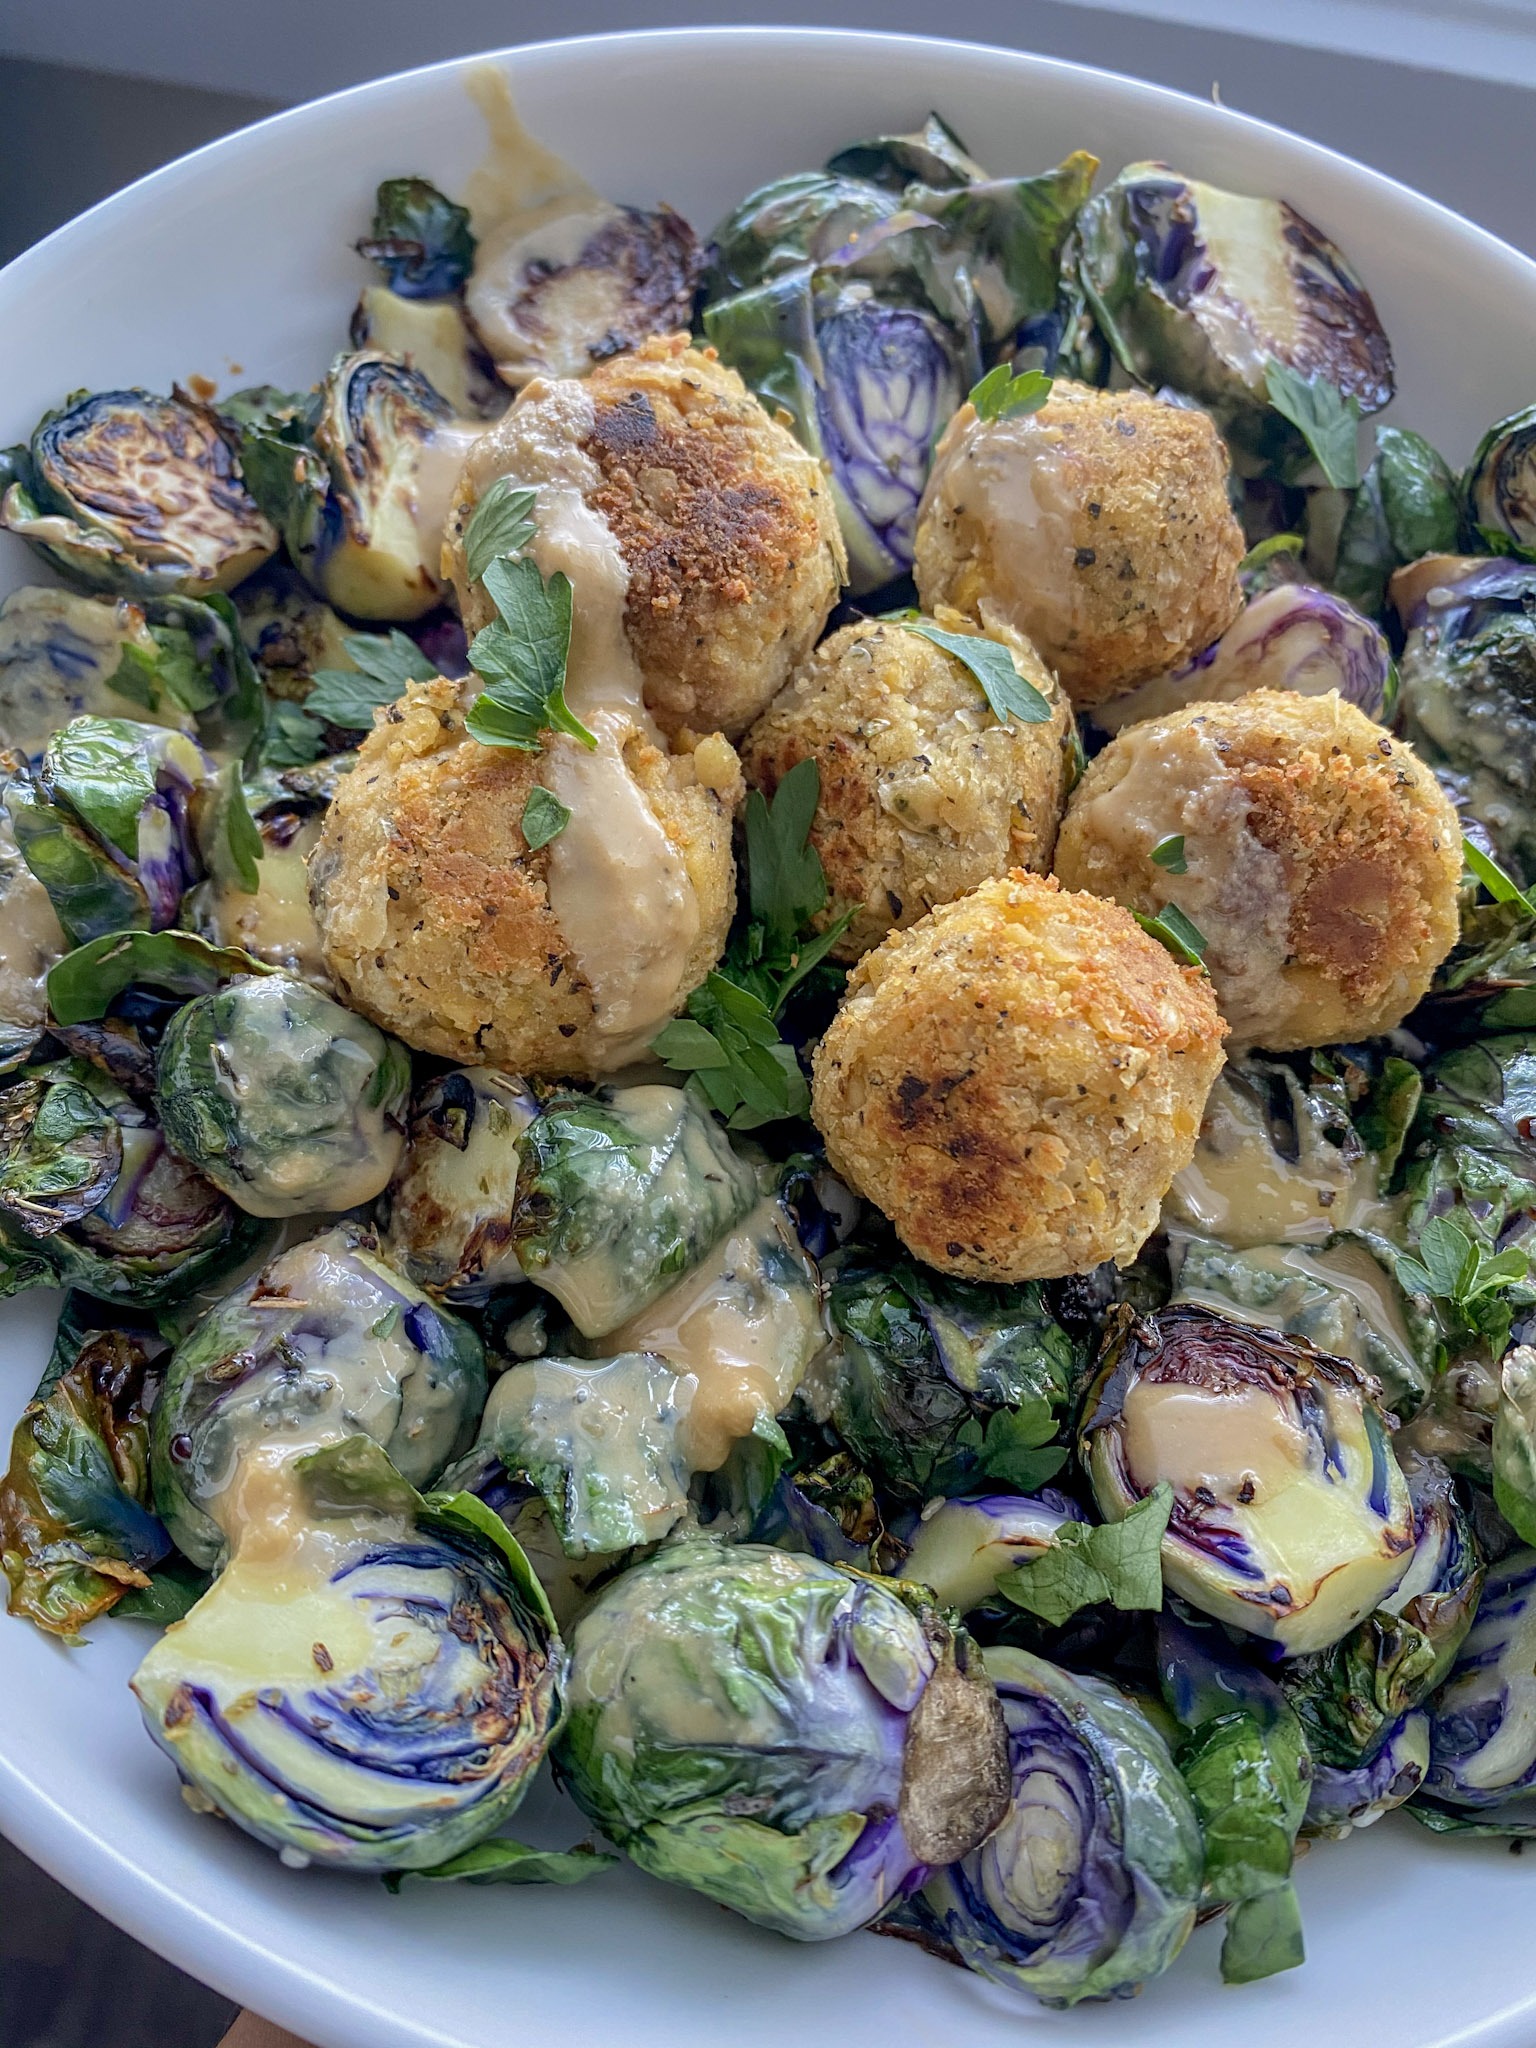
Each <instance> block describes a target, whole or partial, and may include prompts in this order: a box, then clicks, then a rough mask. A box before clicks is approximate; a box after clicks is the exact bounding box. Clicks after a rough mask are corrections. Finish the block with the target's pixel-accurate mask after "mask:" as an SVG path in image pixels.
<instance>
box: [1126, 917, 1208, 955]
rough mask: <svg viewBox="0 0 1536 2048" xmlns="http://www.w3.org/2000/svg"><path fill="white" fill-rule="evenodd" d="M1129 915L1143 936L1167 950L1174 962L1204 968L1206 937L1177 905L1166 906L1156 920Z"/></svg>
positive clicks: (1154, 918)
mask: <svg viewBox="0 0 1536 2048" xmlns="http://www.w3.org/2000/svg"><path fill="white" fill-rule="evenodd" d="M1131 915H1132V917H1134V918H1135V920H1136V922H1137V923H1138V924H1139V925H1140V926H1141V928H1142V930H1143V931H1144V932H1148V933H1150V934H1151V936H1152V937H1153V938H1154V939H1156V940H1157V941H1158V943H1159V945H1163V946H1166V947H1167V948H1168V950H1169V952H1170V953H1171V954H1172V955H1173V957H1174V959H1175V960H1178V961H1181V962H1182V963H1183V965H1184V966H1186V967H1203V966H1204V965H1205V948H1206V944H1207V940H1206V936H1205V933H1204V932H1203V931H1201V929H1200V927H1199V925H1197V924H1196V923H1195V922H1194V920H1193V918H1189V917H1186V916H1185V915H1184V913H1183V911H1182V910H1180V908H1179V906H1178V905H1177V904H1176V903H1165V904H1164V905H1163V908H1162V909H1161V910H1160V911H1159V912H1158V913H1157V915H1156V916H1155V917H1154V916H1152V915H1151V914H1150V913H1149V912H1147V911H1145V910H1133V911H1132V912H1131Z"/></svg>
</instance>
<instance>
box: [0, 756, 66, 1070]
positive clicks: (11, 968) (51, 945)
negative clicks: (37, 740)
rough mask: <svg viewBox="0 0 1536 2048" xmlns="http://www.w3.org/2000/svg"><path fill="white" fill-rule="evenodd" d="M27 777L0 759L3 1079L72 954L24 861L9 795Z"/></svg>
mask: <svg viewBox="0 0 1536 2048" xmlns="http://www.w3.org/2000/svg"><path fill="white" fill-rule="evenodd" d="M24 775H25V770H24V768H23V765H22V762H21V760H20V759H19V757H18V756H17V755H15V754H6V753H0V1073H8V1072H9V1071H10V1070H11V1068H12V1067H14V1066H15V1065H17V1064H18V1062H19V1061H20V1060H21V1059H23V1058H25V1056H26V1054H27V1053H28V1052H29V1051H30V1050H31V1048H32V1046H33V1045H34V1044H35V1043H36V1041H37V1038H38V1037H39V1035H40V1034H41V1032H42V1030H43V1027H44V1025H45V1024H46V1023H47V1021H48V989H47V975H48V970H49V968H50V967H51V966H52V965H53V964H54V962H55V961H56V960H57V959H58V958H59V957H60V955H61V954H63V953H65V952H67V951H68V949H69V941H68V939H67V938H65V936H64V928H63V926H62V925H61V924H60V923H59V916H58V912H57V911H56V910H55V909H54V907H53V899H52V897H51V896H50V895H49V894H48V891H47V890H46V889H45V888H44V887H43V885H42V883H41V882H40V881H39V880H38V879H37V877H36V875H34V874H33V872H32V870H31V869H30V868H29V867H28V866H27V864H26V862H25V861H24V860H23V859H22V856H21V848H20V847H19V846H18V845H17V844H16V833H15V830H14V828H13V827H12V824H11V813H10V809H9V803H8V800H9V792H10V789H11V785H12V783H13V782H14V781H15V780H16V779H17V778H18V777H23V778H24Z"/></svg>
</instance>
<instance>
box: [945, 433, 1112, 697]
mask: <svg viewBox="0 0 1536 2048" xmlns="http://www.w3.org/2000/svg"><path fill="white" fill-rule="evenodd" d="M946 441H948V437H946ZM1079 496H1080V493H1079V492H1078V490H1077V487H1076V479H1075V477H1074V475H1073V469H1072V464H1071V460H1070V458H1069V456H1068V455H1067V453H1066V452H1065V448H1064V436H1063V433H1062V429H1061V428H1060V426H1059V425H1056V424H1053V423H1051V422H1049V421H1047V420H1043V419H1042V418H1041V417H1040V416H1039V415H1038V414H1035V413H1015V414H1013V415H1011V416H1009V417H1005V418H1003V419H1000V420H988V421H979V420H977V421H972V422H970V423H969V424H968V425H967V426H966V427H965V428H964V429H963V430H962V431H960V432H959V433H957V434H956V436H955V438H954V439H953V441H952V442H948V445H944V444H941V445H940V448H939V452H938V456H937V458H936V460H935V463H934V468H933V473H932V475H931V476H930V478H929V480H928V489H927V493H926V495H925V504H928V505H936V506H937V507H938V510H939V514H940V516H941V518H943V519H944V520H945V522H946V523H948V522H950V521H953V520H956V519H959V518H961V517H963V518H964V519H965V520H966V521H967V523H968V524H970V525H972V526H975V527H979V528H981V529H982V530H983V531H984V532H985V533H986V535H987V546H988V551H989V553H990V555H991V558H992V560H993V562H994V564H995V565H996V571H997V573H996V576H995V577H994V579H993V587H992V591H991V595H992V598H993V600H994V602H995V603H996V604H997V606H998V608H999V610H1000V611H1001V612H1002V613H1003V614H1004V615H1005V616H1006V618H1007V619H1008V622H1009V623H1010V624H1011V625H1014V626H1016V627H1018V629H1019V630H1020V631H1021V632H1023V633H1026V634H1028V636H1029V637H1030V638H1031V639H1032V640H1034V641H1035V643H1036V644H1037V645H1038V646H1039V647H1040V648H1041V650H1042V652H1044V653H1045V654H1046V656H1047V658H1050V656H1051V654H1052V652H1053V651H1056V650H1060V649H1061V648H1063V647H1065V646H1067V645H1068V644H1069V643H1070V642H1071V641H1072V640H1073V639H1074V638H1075V637H1076V635H1077V633H1078V632H1079V631H1080V629H1081V628H1082V626H1083V624H1084V619H1083V604H1082V598H1081V596H1080V594H1079V592H1080V585H1081V582H1082V578H1081V577H1080V576H1077V575H1075V574H1074V568H1073V564H1074V557H1075V555H1076V551H1077V550H1076V542H1075V539H1074V522H1075V519H1076V515H1077V510H1078V502H1079Z"/></svg>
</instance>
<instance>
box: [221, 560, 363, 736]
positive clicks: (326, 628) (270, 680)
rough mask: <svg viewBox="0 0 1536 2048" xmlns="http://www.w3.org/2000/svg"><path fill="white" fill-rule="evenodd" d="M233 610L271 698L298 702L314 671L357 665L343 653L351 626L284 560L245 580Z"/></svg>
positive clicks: (303, 695) (342, 668) (349, 636)
mask: <svg viewBox="0 0 1536 2048" xmlns="http://www.w3.org/2000/svg"><path fill="white" fill-rule="evenodd" d="M235 608H236V611H237V612H238V614H239V619H240V636H241V638H242V639H243V640H244V642H245V645H246V648H247V650H248V651H249V653H250V655H251V658H252V660H253V661H255V662H256V664H257V666H258V667H259V668H260V670H261V679H262V682H263V683H264V684H265V685H266V688H267V690H268V691H269V692H270V693H271V695H273V696H274V697H281V698H284V699H291V700H293V701H294V702H296V703H300V704H302V703H303V701H304V699H305V698H306V697H307V696H308V695H309V691H310V686H311V684H312V683H313V682H314V679H315V676H316V674H317V672H318V671H320V670H321V669H332V670H336V669H340V670H342V671H343V672H345V671H346V670H348V669H353V668H356V666H357V664H356V662H355V661H353V659H352V657H351V655H350V654H349V653H348V652H347V641H348V640H349V639H350V638H351V635H352V628H351V627H350V626H349V625H347V623H346V621H345V620H344V619H340V618H338V617H337V615H336V613H335V612H333V611H332V610H331V607H330V606H329V605H328V604H323V603H322V602H321V601H320V599H319V598H318V597H316V596H315V594H314V592H313V591H312V590H311V589H310V587H309V585H308V584H307V583H306V582H305V581H304V579H303V577H301V576H300V575H299V574H298V572H297V571H296V570H294V569H290V568H289V567H288V565H287V563H286V562H274V563H273V564H272V565H271V566H270V567H269V568H266V569H264V570H262V572H261V574H260V575H259V576H253V577H252V578H251V580H250V582H249V583H246V584H243V585H242V586H241V588H240V591H239V594H238V596H237V597H236V599H235Z"/></svg>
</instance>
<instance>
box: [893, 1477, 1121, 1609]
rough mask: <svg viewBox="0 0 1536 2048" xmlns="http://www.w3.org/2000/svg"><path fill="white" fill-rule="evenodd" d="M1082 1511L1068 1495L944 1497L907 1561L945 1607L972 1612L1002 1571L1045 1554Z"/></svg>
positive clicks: (911, 1573)
mask: <svg viewBox="0 0 1536 2048" xmlns="http://www.w3.org/2000/svg"><path fill="white" fill-rule="evenodd" d="M1083 1519H1084V1516H1083V1511H1082V1509H1081V1508H1080V1507H1078V1506H1077V1504H1076V1503H1075V1502H1074V1501H1070V1500H1068V1499H1067V1497H1066V1495H1065V1494H1061V1493H1054V1492H1053V1493H1047V1494H1043V1495H1041V1496H1039V1497H1038V1498H1031V1497H1030V1496H1029V1495H1027V1494H1017V1493H993V1494H984V1495H981V1496H979V1497H978V1498H976V1499H974V1500H946V1501H940V1503H939V1504H938V1506H937V1507H936V1508H934V1510H933V1511H932V1513H931V1514H930V1513H925V1514H924V1516H923V1519H922V1521H921V1522H920V1523H919V1525H918V1528H917V1533H916V1534H915V1535H914V1537H913V1538H912V1547H911V1549H910V1550H909V1551H908V1552H907V1555H906V1559H905V1561H904V1563H903V1565H902V1573H903V1575H904V1576H905V1577H906V1578H909V1579H915V1580H916V1581H917V1582H918V1584H919V1585H923V1586H927V1587H929V1588H930V1589H931V1591H932V1592H933V1595H934V1597H935V1599H937V1600H938V1601H939V1602H940V1603H941V1605H943V1606H945V1607H953V1608H955V1609H957V1610H958V1612H959V1613H961V1614H969V1613H970V1611H971V1610H972V1608H975V1607H980V1606H981V1604H982V1602H983V1601H984V1600H987V1599H989V1598H990V1597H991V1595H992V1594H993V1592H994V1591H995V1590H996V1586H997V1581H998V1578H999V1576H1000V1575H1001V1574H1002V1573H1003V1572H1006V1571H1010V1570H1011V1569H1012V1568H1013V1567H1014V1566H1015V1565H1020V1564H1028V1563H1029V1562H1030V1561H1031V1559H1033V1558H1036V1557H1043V1556H1044V1555H1045V1553H1046V1551H1048V1550H1049V1549H1050V1547H1051V1543H1052V1540H1053V1539H1054V1537H1055V1534H1056V1531H1057V1530H1058V1529H1059V1528H1060V1527H1061V1526H1062V1524H1063V1523H1064V1522H1080V1521H1082V1520H1083Z"/></svg>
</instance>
